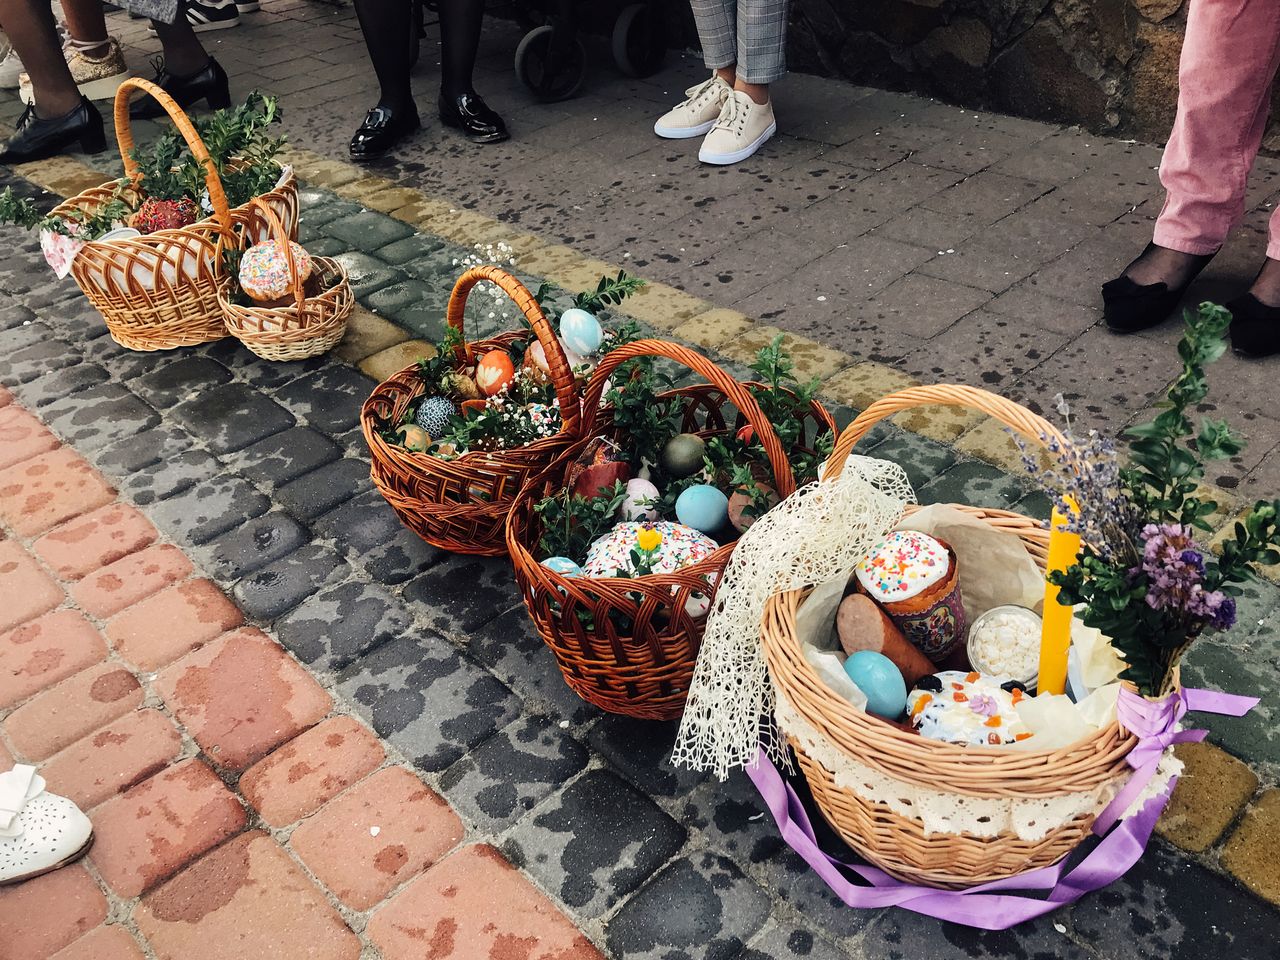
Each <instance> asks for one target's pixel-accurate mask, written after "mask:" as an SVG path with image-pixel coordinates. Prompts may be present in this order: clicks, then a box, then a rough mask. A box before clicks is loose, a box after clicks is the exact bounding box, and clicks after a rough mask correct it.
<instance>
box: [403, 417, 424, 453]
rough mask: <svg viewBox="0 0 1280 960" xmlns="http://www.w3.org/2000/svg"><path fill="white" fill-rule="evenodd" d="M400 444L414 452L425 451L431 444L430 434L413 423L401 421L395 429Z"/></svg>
mask: <svg viewBox="0 0 1280 960" xmlns="http://www.w3.org/2000/svg"><path fill="white" fill-rule="evenodd" d="M396 436H397V437H398V438H399V440H400V445H401V446H402V447H404V448H405V449H406V450H412V451H413V452H414V453H425V452H426V451H427V448H428V447H430V446H431V436H430V434H429V433H428V432H427V431H426V430H423V429H422V428H421V427H420V426H418V425H417V424H413V423H402V424H401V425H400V426H399V428H397V430H396Z"/></svg>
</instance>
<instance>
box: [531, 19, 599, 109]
mask: <svg viewBox="0 0 1280 960" xmlns="http://www.w3.org/2000/svg"><path fill="white" fill-rule="evenodd" d="M569 39H570V42H568V43H565V44H562V43H561V42H560V41H558V40H557V38H556V37H555V28H554V27H552V26H551V25H550V24H548V25H547V26H543V27H537V28H535V29H533V30H530V31H529V32H528V33H526V34H525V35H524V39H523V40H521V41H520V45H519V46H518V47H516V76H517V77H519V78H520V82H521V83H523V84H524V85H525V86H526V87H528V88H529V90H530V92H531V93H533V95H534V96H535V97H537V98H538V99H539V100H541V101H542V102H543V103H554V102H555V101H557V100H568V99H569V98H570V97H572V96H573V95H574V94H575V93H577V92H578V91H579V90H580V89H581V88H582V83H583V81H584V80H586V78H587V51H586V48H585V47H583V45H582V41H581V40H579V39H578V38H577V37H572V38H569ZM560 46H564V48H565V49H564V50H560V49H558V48H559V47H560Z"/></svg>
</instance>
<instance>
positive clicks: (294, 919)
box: [134, 833, 360, 960]
mask: <svg viewBox="0 0 1280 960" xmlns="http://www.w3.org/2000/svg"><path fill="white" fill-rule="evenodd" d="M134 919H135V920H136V921H137V923H138V929H139V930H141V931H142V934H143V935H144V936H145V937H146V938H147V940H148V941H150V943H151V947H152V949H153V950H154V951H155V954H156V957H158V958H159V960H245V958H247V957H253V958H255V960H295V958H297V957H298V956H300V955H305V956H306V957H307V960H356V958H357V957H359V956H360V941H359V940H358V939H357V938H356V935H355V934H354V933H352V932H351V930H350V929H349V928H348V927H347V925H346V924H345V923H343V922H342V918H341V917H340V916H339V915H338V913H337V911H336V910H334V909H333V907H332V906H330V905H329V902H328V901H327V900H326V899H325V897H324V895H323V894H322V893H321V892H320V890H319V889H318V888H317V887H316V885H315V884H314V883H312V882H311V881H310V880H309V879H308V878H307V876H306V874H304V873H303V872H302V870H301V869H300V868H299V867H298V866H297V865H296V864H295V863H294V862H293V861H292V860H290V859H289V857H288V856H287V855H286V854H285V852H284V851H283V850H281V849H280V847H279V845H278V844H277V843H276V842H275V841H274V840H273V839H272V838H271V837H269V836H267V835H266V834H263V833H246V834H243V835H241V836H239V837H236V838H235V839H234V840H232V841H230V842H228V843H226V844H223V845H222V846H221V847H219V848H218V849H216V850H214V851H213V852H212V853H210V854H207V855H206V856H204V857H202V858H201V859H200V860H197V861H196V862H195V863H194V864H193V865H192V866H190V867H188V868H187V870H186V871H184V872H183V873H181V874H179V875H178V876H177V877H175V878H174V879H172V880H170V881H169V882H168V883H166V884H164V885H163V886H161V887H159V888H158V889H156V890H154V891H152V892H151V893H149V894H147V895H146V896H145V897H143V899H142V903H141V904H140V905H139V906H138V908H137V909H136V910H135V911H134ZM304 950H305V954H303V952H302V951H304Z"/></svg>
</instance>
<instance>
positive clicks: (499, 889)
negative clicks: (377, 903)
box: [368, 844, 600, 960]
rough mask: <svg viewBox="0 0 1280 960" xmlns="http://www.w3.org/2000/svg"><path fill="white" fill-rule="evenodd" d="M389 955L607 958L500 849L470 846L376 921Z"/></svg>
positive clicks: (373, 927) (457, 959)
mask: <svg viewBox="0 0 1280 960" xmlns="http://www.w3.org/2000/svg"><path fill="white" fill-rule="evenodd" d="M368 934H369V938H370V939H371V940H372V941H373V942H374V944H375V945H376V946H377V947H378V948H379V949H380V950H381V951H382V956H383V958H384V960H422V958H423V957H431V958H432V960H473V958H479V957H520V958H521V960H600V953H599V951H597V950H596V948H595V947H593V946H592V945H591V943H590V942H589V941H588V940H587V939H586V938H585V937H584V936H583V935H582V934H581V933H579V932H578V930H577V929H576V928H575V927H574V926H573V924H572V923H570V922H569V921H568V920H567V919H566V918H565V916H564V914H562V913H560V912H559V911H558V910H557V909H556V908H555V906H554V905H552V903H551V901H549V900H548V899H547V898H546V897H545V896H543V895H542V894H541V893H540V892H539V891H538V890H537V889H536V888H535V887H534V886H533V884H531V883H530V882H529V881H528V880H526V879H525V878H524V877H523V876H521V875H520V873H519V872H518V871H517V870H516V869H515V868H514V867H513V866H511V864H509V863H507V861H506V860H504V859H503V857H502V854H500V853H499V852H498V851H497V850H495V849H494V848H493V847H490V846H488V845H486V844H477V845H474V846H470V847H464V848H463V849H462V850H459V851H458V852H457V853H455V854H453V855H452V856H449V857H447V858H445V859H444V860H442V861H441V862H440V863H438V864H436V865H435V866H434V867H432V868H431V869H430V870H428V871H427V872H426V873H424V874H423V875H422V876H421V877H419V878H418V879H417V880H415V881H413V882H412V883H411V884H409V886H407V887H405V889H404V890H402V891H401V892H400V893H399V894H398V895H397V896H396V897H395V899H393V900H392V901H391V903H390V904H388V905H387V906H386V907H384V908H383V909H381V910H379V911H378V912H377V913H375V914H374V916H373V919H372V920H371V921H370V922H369V927H368Z"/></svg>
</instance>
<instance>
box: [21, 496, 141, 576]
mask: <svg viewBox="0 0 1280 960" xmlns="http://www.w3.org/2000/svg"><path fill="white" fill-rule="evenodd" d="M155 538H156V528H155V527H153V526H152V525H151V521H150V520H148V519H147V518H146V517H144V516H143V515H142V514H141V513H139V512H138V511H137V510H135V509H134V508H133V507H131V506H129V505H128V504H126V503H119V502H117V503H109V504H107V505H106V506H105V507H99V508H98V509H97V510H94V511H92V512H91V513H86V514H85V515H84V516H82V517H77V518H76V519H74V520H70V521H68V522H67V523H64V524H63V525H62V526H60V527H58V528H57V529H55V530H51V531H49V532H48V533H46V534H45V535H44V536H43V537H41V538H40V539H39V540H37V541H36V542H35V543H34V544H33V547H34V549H35V553H36V556H38V557H39V558H40V559H41V560H43V561H44V562H45V563H46V564H48V566H49V568H50V569H51V570H52V571H53V572H54V573H55V574H56V575H57V576H59V577H61V578H62V579H63V580H79V579H80V578H81V577H83V576H84V575H85V574H86V573H90V572H92V571H94V570H97V569H99V568H100V567H104V566H106V565H107V564H108V563H112V562H114V561H116V560H119V559H120V558H121V557H126V556H128V555H129V554H131V553H133V552H135V551H137V550H141V549H142V548H143V547H145V546H146V545H147V544H149V543H151V541H153V540H155Z"/></svg>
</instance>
